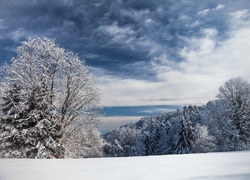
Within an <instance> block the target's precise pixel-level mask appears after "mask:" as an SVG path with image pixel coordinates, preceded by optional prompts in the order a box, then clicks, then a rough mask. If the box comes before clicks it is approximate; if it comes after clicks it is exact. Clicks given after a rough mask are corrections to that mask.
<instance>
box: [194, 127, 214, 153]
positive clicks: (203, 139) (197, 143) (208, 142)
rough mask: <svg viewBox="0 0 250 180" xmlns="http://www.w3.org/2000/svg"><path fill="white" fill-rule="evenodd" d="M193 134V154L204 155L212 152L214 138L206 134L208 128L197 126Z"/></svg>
mask: <svg viewBox="0 0 250 180" xmlns="http://www.w3.org/2000/svg"><path fill="white" fill-rule="evenodd" d="M194 129H195V132H194V137H195V138H194V143H193V145H192V146H193V152H194V153H204V152H210V151H213V150H214V148H215V144H214V137H213V136H211V135H210V134H209V132H208V128H207V126H205V125H200V124H197V125H196V126H195V128H194Z"/></svg>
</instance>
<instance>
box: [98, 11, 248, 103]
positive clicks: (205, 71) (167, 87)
mask: <svg viewBox="0 0 250 180" xmlns="http://www.w3.org/2000/svg"><path fill="white" fill-rule="evenodd" d="M244 14H245V13H244ZM237 24H238V25H240V26H237ZM234 26H237V27H238V28H237V29H235V28H234ZM246 37H250V23H249V21H246V19H245V20H244V23H243V22H241V21H239V20H235V19H234V17H232V18H231V28H230V30H229V31H228V36H227V38H226V39H221V38H220V37H219V32H218V30H217V29H216V28H215V27H211V28H203V29H200V32H199V33H198V34H197V35H195V36H191V37H180V38H181V39H182V40H183V42H184V43H183V44H184V46H183V48H181V49H179V51H178V52H179V55H180V56H181V57H182V59H183V60H182V61H180V62H175V63H174V62H173V61H171V59H170V58H169V57H168V56H167V54H162V55H161V56H158V57H156V58H153V59H151V64H150V65H151V67H152V69H153V70H154V71H155V73H156V76H157V79H158V80H157V81H147V80H136V79H121V78H118V77H113V76H106V77H105V76H104V77H103V81H102V80H101V81H100V87H101V89H102V91H103V93H104V94H105V96H104V97H103V102H102V103H103V104H104V105H109V106H115V105H119V106H121V105H133V106H134V105H159V104H162V105H163V104H165V105H167V104H174V105H186V104H204V103H206V102H207V101H209V100H213V99H215V96H216V94H217V93H218V88H219V86H221V85H222V84H223V83H224V82H225V81H226V80H228V79H230V78H233V77H236V76H241V77H243V78H245V79H250V73H249V70H248V69H249V67H250V62H249V57H250V51H249V49H250V43H249V41H248V39H247V38H246ZM142 69H143V67H142ZM142 73H143V71H142ZM152 97H154V99H152ZM160 99H166V101H160Z"/></svg>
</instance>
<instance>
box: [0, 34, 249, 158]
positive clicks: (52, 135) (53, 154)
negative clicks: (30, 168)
mask: <svg viewBox="0 0 250 180" xmlns="http://www.w3.org/2000/svg"><path fill="white" fill-rule="evenodd" d="M0 70H1V71H0V72H1V82H0V93H1V97H0V157H4V158H83V157H100V156H111V157H113V156H115V157H120V156H148V155H163V154H188V153H204V152H215V151H220V152H221V151H239V150H249V149H250V84H249V83H248V82H247V81H246V80H244V79H242V78H240V77H238V78H233V79H230V80H228V81H227V82H225V84H224V85H222V86H221V87H220V88H219V92H218V95H217V99H216V100H213V101H210V102H208V103H207V104H206V105H203V106H191V105H188V106H184V107H183V109H181V110H176V111H175V112H171V113H166V114H161V115H156V116H152V117H144V118H142V119H141V120H139V121H138V122H136V123H134V124H128V125H124V126H121V127H119V128H117V129H116V130H114V131H112V132H110V133H107V134H105V135H103V136H101V135H100V132H99V130H98V128H97V124H98V121H99V117H100V112H99V110H100V92H99V90H98V87H97V84H96V82H95V78H94V76H93V75H91V73H90V72H89V69H88V66H87V65H86V64H85V62H84V61H83V60H80V59H79V57H78V56H77V55H75V54H74V53H72V52H70V51H67V50H65V49H63V48H61V47H59V46H58V45H57V44H56V43H55V41H54V40H53V39H49V38H46V37H42V38H28V39H27V40H26V41H24V42H22V44H21V46H19V47H18V48H17V56H16V57H15V58H13V59H12V61H11V63H10V64H5V65H3V66H2V67H1V69H0Z"/></svg>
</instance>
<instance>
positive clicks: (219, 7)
mask: <svg viewBox="0 0 250 180" xmlns="http://www.w3.org/2000/svg"><path fill="white" fill-rule="evenodd" d="M224 7H225V5H224V4H219V5H218V6H217V7H216V8H215V10H220V9H223V8H224Z"/></svg>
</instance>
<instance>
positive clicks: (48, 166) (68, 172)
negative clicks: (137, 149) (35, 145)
mask: <svg viewBox="0 0 250 180" xmlns="http://www.w3.org/2000/svg"><path fill="white" fill-rule="evenodd" d="M71 179H72V180H88V179H89V180H96V179H98V180H109V179H111V180H112V179H113V180H131V179H134V180H140V179H143V180H147V179H148V180H157V179H162V180H166V179H250V151H247V152H230V153H207V154H189V155H166V156H147V157H129V158H96V159H66V160H58V159H53V160H48V159H47V160H34V159H0V180H71Z"/></svg>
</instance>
